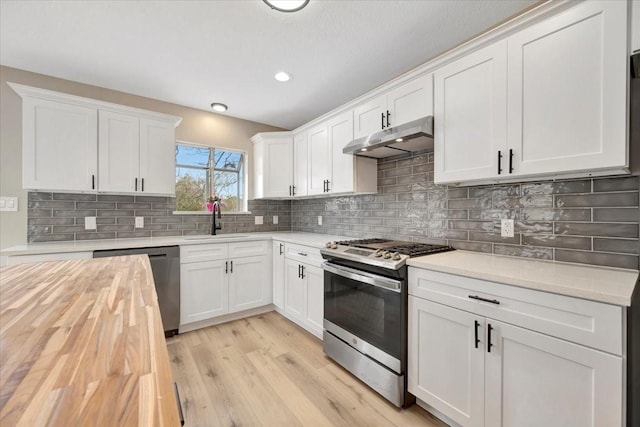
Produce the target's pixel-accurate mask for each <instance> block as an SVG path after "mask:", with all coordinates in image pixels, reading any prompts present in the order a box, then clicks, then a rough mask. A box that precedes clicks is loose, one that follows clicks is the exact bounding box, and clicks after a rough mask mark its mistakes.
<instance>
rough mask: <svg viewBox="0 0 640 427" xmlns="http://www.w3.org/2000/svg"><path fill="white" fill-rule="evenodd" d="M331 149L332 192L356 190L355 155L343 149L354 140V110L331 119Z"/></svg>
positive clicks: (329, 126)
mask: <svg viewBox="0 0 640 427" xmlns="http://www.w3.org/2000/svg"><path fill="white" fill-rule="evenodd" d="M327 129H328V132H329V144H330V151H331V177H330V178H329V179H330V182H329V189H330V190H331V192H332V193H346V192H351V191H354V188H353V183H354V176H353V174H354V170H353V165H354V162H355V157H354V156H353V155H352V154H344V153H343V152H342V149H343V148H344V146H345V145H347V144H348V143H349V142H351V141H352V140H353V111H348V112H346V113H343V114H340V115H339V116H337V117H334V118H333V119H331V120H329V123H328V125H327Z"/></svg>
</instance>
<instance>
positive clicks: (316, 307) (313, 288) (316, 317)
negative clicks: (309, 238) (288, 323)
mask: <svg viewBox="0 0 640 427" xmlns="http://www.w3.org/2000/svg"><path fill="white" fill-rule="evenodd" d="M303 267H304V270H303V275H304V281H305V282H306V285H307V292H306V299H307V301H306V306H307V313H306V321H305V325H306V326H307V330H308V331H309V332H311V333H312V334H314V335H315V336H317V337H319V338H321V337H322V329H323V320H324V272H323V271H322V269H321V268H318V267H315V266H312V265H308V264H304V265H303Z"/></svg>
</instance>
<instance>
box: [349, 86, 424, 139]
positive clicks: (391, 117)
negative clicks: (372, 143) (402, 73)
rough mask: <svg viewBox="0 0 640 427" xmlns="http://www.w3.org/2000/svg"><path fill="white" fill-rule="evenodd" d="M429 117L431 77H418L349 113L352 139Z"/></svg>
mask: <svg viewBox="0 0 640 427" xmlns="http://www.w3.org/2000/svg"><path fill="white" fill-rule="evenodd" d="M432 114H433V76H432V75H431V74H427V75H423V76H420V77H418V78H416V79H413V80H411V81H409V82H408V83H405V84H404V85H402V86H399V87H397V88H395V89H392V90H390V91H388V92H387V93H385V94H383V95H380V96H378V97H376V98H373V99H371V100H369V101H366V102H365V103H363V104H360V105H358V106H356V107H355V109H354V110H353V120H354V126H353V138H354V139H357V138H362V137H364V136H367V135H370V134H372V133H374V132H378V131H381V130H384V129H386V128H388V127H392V126H398V125H401V124H404V123H407V122H410V121H411V120H416V119H419V118H421V117H425V116H430V115H432Z"/></svg>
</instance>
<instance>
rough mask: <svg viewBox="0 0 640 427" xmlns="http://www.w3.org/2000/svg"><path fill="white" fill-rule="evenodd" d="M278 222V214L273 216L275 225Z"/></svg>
mask: <svg viewBox="0 0 640 427" xmlns="http://www.w3.org/2000/svg"><path fill="white" fill-rule="evenodd" d="M277 224H278V215H274V216H273V225H277Z"/></svg>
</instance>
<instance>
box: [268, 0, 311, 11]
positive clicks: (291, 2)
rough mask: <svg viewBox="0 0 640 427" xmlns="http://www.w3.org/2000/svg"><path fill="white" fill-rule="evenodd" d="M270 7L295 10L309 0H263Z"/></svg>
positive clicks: (278, 9) (280, 9)
mask: <svg viewBox="0 0 640 427" xmlns="http://www.w3.org/2000/svg"><path fill="white" fill-rule="evenodd" d="M263 1H264V2H265V3H266V4H267V6H269V7H270V8H271V9H274V10H277V11H280V12H297V11H299V10H300V9H302V8H303V7H305V6H306V5H307V3H309V0H263Z"/></svg>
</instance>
